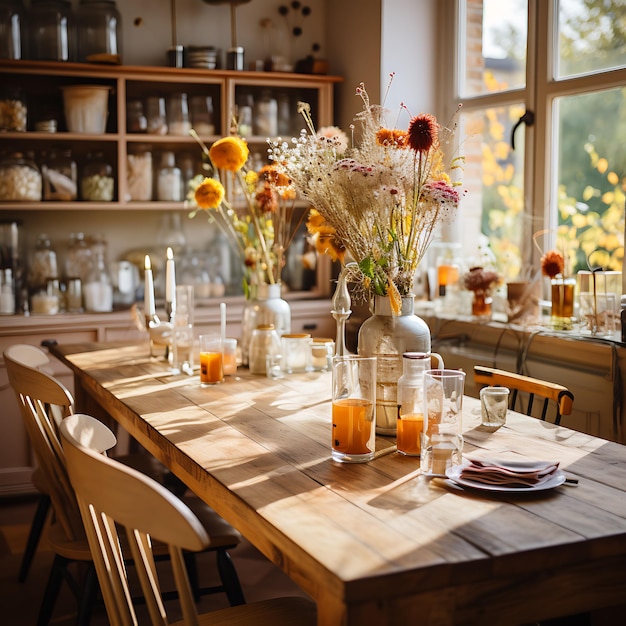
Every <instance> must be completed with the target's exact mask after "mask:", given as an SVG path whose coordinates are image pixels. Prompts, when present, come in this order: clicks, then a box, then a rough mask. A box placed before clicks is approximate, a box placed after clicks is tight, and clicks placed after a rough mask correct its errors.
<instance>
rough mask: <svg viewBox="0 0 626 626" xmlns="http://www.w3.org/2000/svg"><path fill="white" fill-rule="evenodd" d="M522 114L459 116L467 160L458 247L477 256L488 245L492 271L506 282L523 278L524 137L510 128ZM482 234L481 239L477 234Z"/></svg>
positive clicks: (498, 111)
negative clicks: (493, 268) (479, 246)
mask: <svg viewBox="0 0 626 626" xmlns="http://www.w3.org/2000/svg"><path fill="white" fill-rule="evenodd" d="M523 113H524V105H523V104H521V103H520V104H516V105H513V106H508V107H493V108H488V109H485V110H482V111H478V112H473V113H468V114H464V115H463V117H462V123H463V136H464V137H467V138H468V139H467V141H466V143H464V144H463V147H464V154H465V155H466V165H465V172H464V176H463V179H464V183H463V185H464V187H465V188H467V192H468V193H467V195H466V197H464V198H463V237H464V241H463V247H464V250H465V251H466V253H467V254H469V255H470V259H471V257H472V255H474V256H478V254H479V250H478V246H477V242H479V245H482V244H483V243H485V242H487V243H488V244H489V247H490V248H491V251H492V253H493V255H495V258H496V264H497V265H496V266H497V267H498V270H499V271H500V272H502V273H503V274H504V275H505V276H506V277H507V278H508V279H515V278H518V277H520V276H521V277H522V278H526V276H523V274H524V268H522V267H521V253H520V248H521V246H522V234H523V232H522V231H523V228H522V227H523V220H522V218H523V213H524V194H523V188H524V167H523V162H524V133H523V132H518V133H517V134H516V136H515V151H513V150H512V149H511V145H510V139H511V129H512V127H513V125H514V124H515V123H516V122H517V121H518V120H519V118H520V116H521V115H522V114H523ZM481 234H482V235H484V237H481V236H480V235H481Z"/></svg>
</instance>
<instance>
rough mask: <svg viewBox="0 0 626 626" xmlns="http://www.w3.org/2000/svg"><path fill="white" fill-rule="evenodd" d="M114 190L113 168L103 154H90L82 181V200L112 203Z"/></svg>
mask: <svg viewBox="0 0 626 626" xmlns="http://www.w3.org/2000/svg"><path fill="white" fill-rule="evenodd" d="M114 188H115V179H114V178H113V168H112V167H111V165H110V164H109V163H107V162H106V160H105V159H104V155H103V154H102V152H94V153H92V154H89V156H88V157H87V163H86V164H85V167H84V168H83V175H82V177H81V179H80V195H81V198H82V199H83V200H85V201H88V202H111V201H112V200H113V193H114Z"/></svg>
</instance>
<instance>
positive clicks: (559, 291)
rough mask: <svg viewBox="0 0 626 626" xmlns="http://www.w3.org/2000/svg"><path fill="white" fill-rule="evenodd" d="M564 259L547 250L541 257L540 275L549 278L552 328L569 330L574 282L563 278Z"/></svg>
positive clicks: (571, 278)
mask: <svg viewBox="0 0 626 626" xmlns="http://www.w3.org/2000/svg"><path fill="white" fill-rule="evenodd" d="M564 271H565V258H564V256H563V254H562V253H561V252H559V251H558V250H549V251H548V252H546V253H545V254H544V255H543V256H542V257H541V273H542V274H543V275H544V276H547V277H548V278H550V287H551V295H552V316H551V319H552V327H553V328H554V329H555V330H571V329H572V319H573V316H574V287H575V286H576V280H575V279H574V278H573V277H565V276H564Z"/></svg>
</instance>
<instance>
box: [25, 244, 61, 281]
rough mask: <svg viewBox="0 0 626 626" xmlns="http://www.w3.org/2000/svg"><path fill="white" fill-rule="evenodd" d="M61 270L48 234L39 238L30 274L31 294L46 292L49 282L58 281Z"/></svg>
mask: <svg viewBox="0 0 626 626" xmlns="http://www.w3.org/2000/svg"><path fill="white" fill-rule="evenodd" d="M58 278H59V269H58V265H57V253H56V251H55V250H54V248H53V247H52V241H51V240H50V237H49V236H48V235H47V234H46V233H41V234H40V235H39V236H38V237H37V243H36V244H35V251H34V253H33V257H32V260H31V264H30V271H29V273H28V286H29V289H30V291H31V293H36V292H38V291H40V290H45V289H46V287H47V285H48V281H49V280H58Z"/></svg>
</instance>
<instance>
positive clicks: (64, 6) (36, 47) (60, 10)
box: [28, 0, 74, 61]
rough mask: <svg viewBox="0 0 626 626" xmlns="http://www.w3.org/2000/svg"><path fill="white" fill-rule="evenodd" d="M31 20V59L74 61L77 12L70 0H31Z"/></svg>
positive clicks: (29, 17)
mask: <svg viewBox="0 0 626 626" xmlns="http://www.w3.org/2000/svg"><path fill="white" fill-rule="evenodd" d="M28 19H29V28H30V58H31V59H33V60H36V61H73V60H74V14H73V13H72V3H71V2H70V1H69V0H32V2H31V6H30V12H29V15H28Z"/></svg>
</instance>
